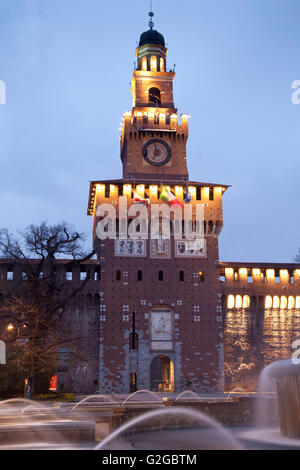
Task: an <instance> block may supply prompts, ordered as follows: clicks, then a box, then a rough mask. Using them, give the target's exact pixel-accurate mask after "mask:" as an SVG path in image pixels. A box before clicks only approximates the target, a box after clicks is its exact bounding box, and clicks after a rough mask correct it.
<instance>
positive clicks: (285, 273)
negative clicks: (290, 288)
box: [279, 269, 289, 281]
mask: <svg viewBox="0 0 300 470" xmlns="http://www.w3.org/2000/svg"><path fill="white" fill-rule="evenodd" d="M279 276H280V279H282V280H283V281H286V280H288V279H289V272H288V270H287V269H281V270H280V271H279Z"/></svg>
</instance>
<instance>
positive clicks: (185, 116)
mask: <svg viewBox="0 0 300 470" xmlns="http://www.w3.org/2000/svg"><path fill="white" fill-rule="evenodd" d="M190 117H191V116H190V115H189V114H181V119H184V120H187V119H189V118H190Z"/></svg>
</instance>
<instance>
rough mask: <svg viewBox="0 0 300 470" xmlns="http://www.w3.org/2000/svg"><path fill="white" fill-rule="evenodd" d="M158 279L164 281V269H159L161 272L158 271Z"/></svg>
mask: <svg viewBox="0 0 300 470" xmlns="http://www.w3.org/2000/svg"><path fill="white" fill-rule="evenodd" d="M158 280H159V281H163V280H164V272H163V271H159V272H158Z"/></svg>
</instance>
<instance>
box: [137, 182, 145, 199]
mask: <svg viewBox="0 0 300 470" xmlns="http://www.w3.org/2000/svg"><path fill="white" fill-rule="evenodd" d="M136 191H137V193H138V194H139V195H140V196H144V192H145V185H144V184H139V185H138V186H137V187H136Z"/></svg>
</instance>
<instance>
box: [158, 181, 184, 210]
mask: <svg viewBox="0 0 300 470" xmlns="http://www.w3.org/2000/svg"><path fill="white" fill-rule="evenodd" d="M159 198H160V199H161V200H162V201H167V202H168V203H169V204H170V206H172V207H175V208H176V207H181V208H182V209H183V208H184V205H183V204H182V203H181V202H180V201H179V200H178V199H177V197H175V196H174V194H173V193H171V191H169V190H168V189H167V188H166V187H165V186H162V187H161V191H160V196H159Z"/></svg>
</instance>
